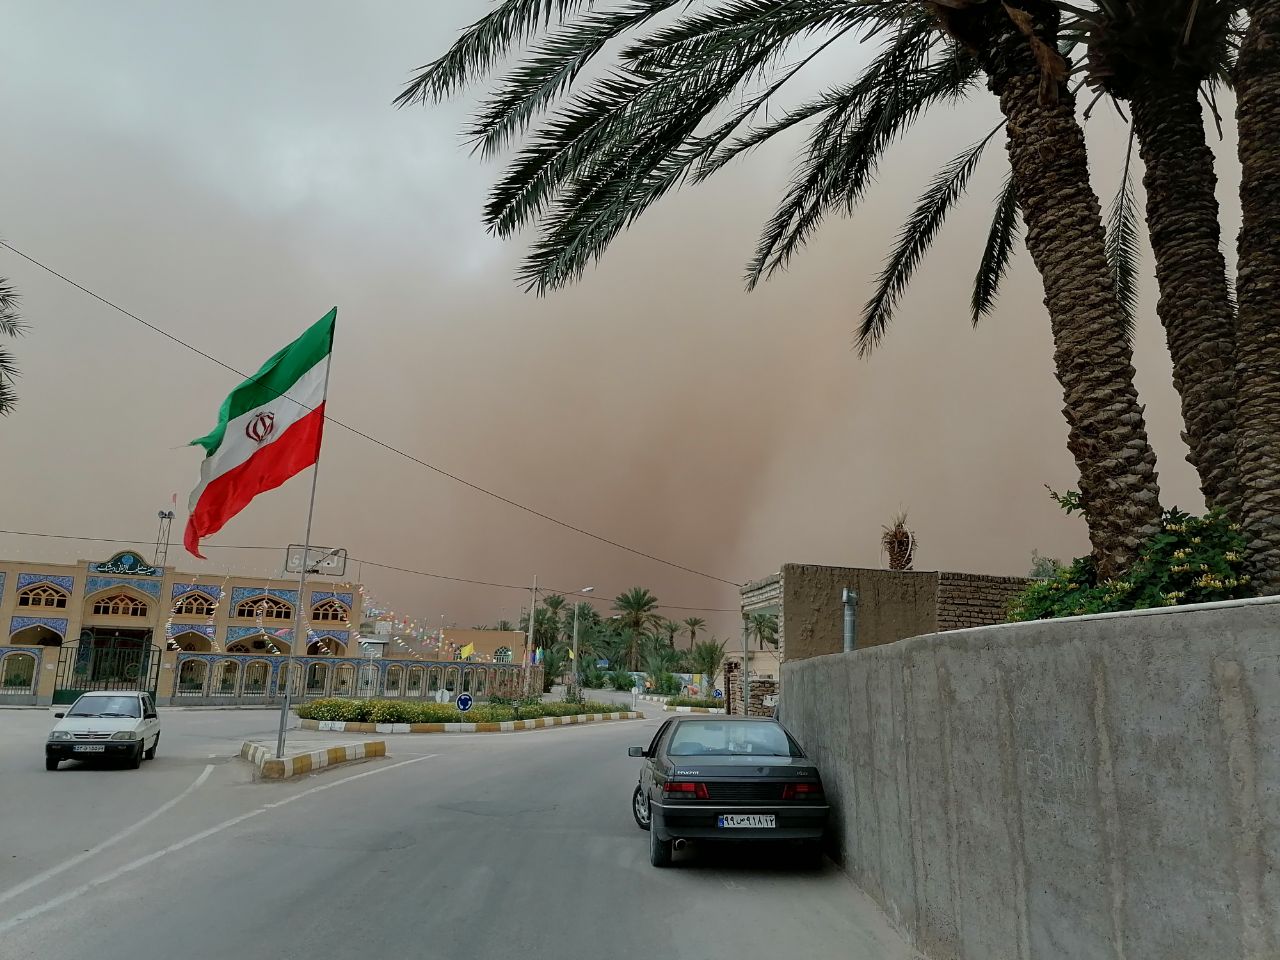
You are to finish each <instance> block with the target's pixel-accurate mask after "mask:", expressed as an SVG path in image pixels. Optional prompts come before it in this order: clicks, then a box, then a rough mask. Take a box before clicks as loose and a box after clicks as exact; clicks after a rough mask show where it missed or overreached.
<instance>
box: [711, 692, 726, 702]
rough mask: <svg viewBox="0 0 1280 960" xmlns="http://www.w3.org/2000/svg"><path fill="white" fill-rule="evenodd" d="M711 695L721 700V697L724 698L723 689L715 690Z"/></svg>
mask: <svg viewBox="0 0 1280 960" xmlns="http://www.w3.org/2000/svg"><path fill="white" fill-rule="evenodd" d="M712 696H713V697H715V698H716V699H717V700H723V699H724V691H723V690H716V692H715V693H713V694H712Z"/></svg>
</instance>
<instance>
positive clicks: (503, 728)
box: [300, 710, 644, 733]
mask: <svg viewBox="0 0 1280 960" xmlns="http://www.w3.org/2000/svg"><path fill="white" fill-rule="evenodd" d="M643 719H644V714H643V713H635V712H632V711H629V710H628V711H623V712H620V713H584V714H579V715H577V716H573V717H538V718H537V719H535V720H501V721H495V722H491V723H358V722H355V721H347V720H302V721H300V722H301V724H302V728H303V729H304V730H330V731H333V732H334V733H514V732H515V731H517V730H539V729H542V728H544V727H563V726H569V725H572V724H577V723H602V722H607V721H609V720H643Z"/></svg>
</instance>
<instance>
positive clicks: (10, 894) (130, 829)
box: [0, 763, 213, 903]
mask: <svg viewBox="0 0 1280 960" xmlns="http://www.w3.org/2000/svg"><path fill="white" fill-rule="evenodd" d="M211 773H213V764H212V763H210V764H208V765H207V766H206V767H205V768H204V771H203V772H202V773H201V774H200V776H198V777H196V782H195V783H193V784H191V786H189V787H187V789H185V790H183V791H182V792H181V793H180V794H178V795H177V796H176V797H174V798H173V799H172V800H170V801H169V802H168V803H165V804H162V805H161V806H160V807H158V808H157V809H155V810H153V811H152V812H151V813H149V814H147V815H146V816H145V817H143V818H142V819H141V820H138V821H136V822H134V823H132V824H130V825H129V826H127V827H125V828H124V829H123V830H121V831H120V832H119V833H117V834H115V835H114V836H111V837H108V838H107V839H106V840H103V841H102V842H101V843H100V844H98V845H97V846H96V847H92V848H90V849H88V850H86V851H85V852H84V853H78V854H76V855H75V856H74V857H72V858H71V859H70V860H66V861H64V862H62V863H60V864H58V865H57V866H56V867H50V868H49V869H48V870H45V871H44V872H43V873H37V874H36V875H35V876H34V877H30V878H29V879H27V880H24V881H23V882H22V883H20V884H18V885H17V886H16V887H10V888H9V889H8V890H5V891H4V892H3V893H0V903H4V902H5V901H6V900H12V899H13V898H14V897H16V896H17V895H18V894H20V893H25V892H26V891H28V890H30V889H31V888H32V887H38V886H40V884H42V883H44V882H45V881H46V880H50V879H52V878H53V877H56V876H57V875H58V874H60V873H62V872H63V871H64V870H70V869H71V868H72V867H75V866H79V865H80V864H82V863H84V862H85V861H86V860H88V859H89V858H90V857H93V856H96V855H98V854H99V853H101V852H102V851H103V850H105V849H107V847H110V846H114V845H115V844H117V843H119V842H120V841H121V840H123V839H125V838H126V837H129V836H132V835H133V834H135V833H137V832H138V831H139V830H141V829H142V828H143V827H145V826H146V825H147V824H148V823H150V822H151V821H152V820H154V819H155V818H156V817H158V816H160V815H161V814H162V813H167V812H168V811H169V810H172V809H173V808H174V807H176V806H177V805H178V804H180V803H181V802H182V801H183V800H185V799H187V797H189V796H191V794H192V793H194V792H195V791H196V789H197V788H198V787H199V786H200V785H201V784H202V783H204V782H205V781H206V780H208V779H209V774H211Z"/></svg>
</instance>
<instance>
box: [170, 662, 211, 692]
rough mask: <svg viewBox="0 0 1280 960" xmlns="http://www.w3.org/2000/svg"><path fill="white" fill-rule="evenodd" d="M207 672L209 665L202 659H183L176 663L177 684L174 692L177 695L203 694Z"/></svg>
mask: <svg viewBox="0 0 1280 960" xmlns="http://www.w3.org/2000/svg"><path fill="white" fill-rule="evenodd" d="M208 674H209V665H208V664H207V663H205V661H203V660H183V661H182V663H180V664H179V665H178V685H177V688H176V690H175V693H176V694H177V696H179V697H202V696H204V684H205V680H206V679H207V677H208Z"/></svg>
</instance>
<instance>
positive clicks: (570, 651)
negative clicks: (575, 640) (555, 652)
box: [569, 647, 577, 660]
mask: <svg viewBox="0 0 1280 960" xmlns="http://www.w3.org/2000/svg"><path fill="white" fill-rule="evenodd" d="M569 659H570V660H576V659H577V657H575V656H574V655H573V647H570V648H569Z"/></svg>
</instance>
